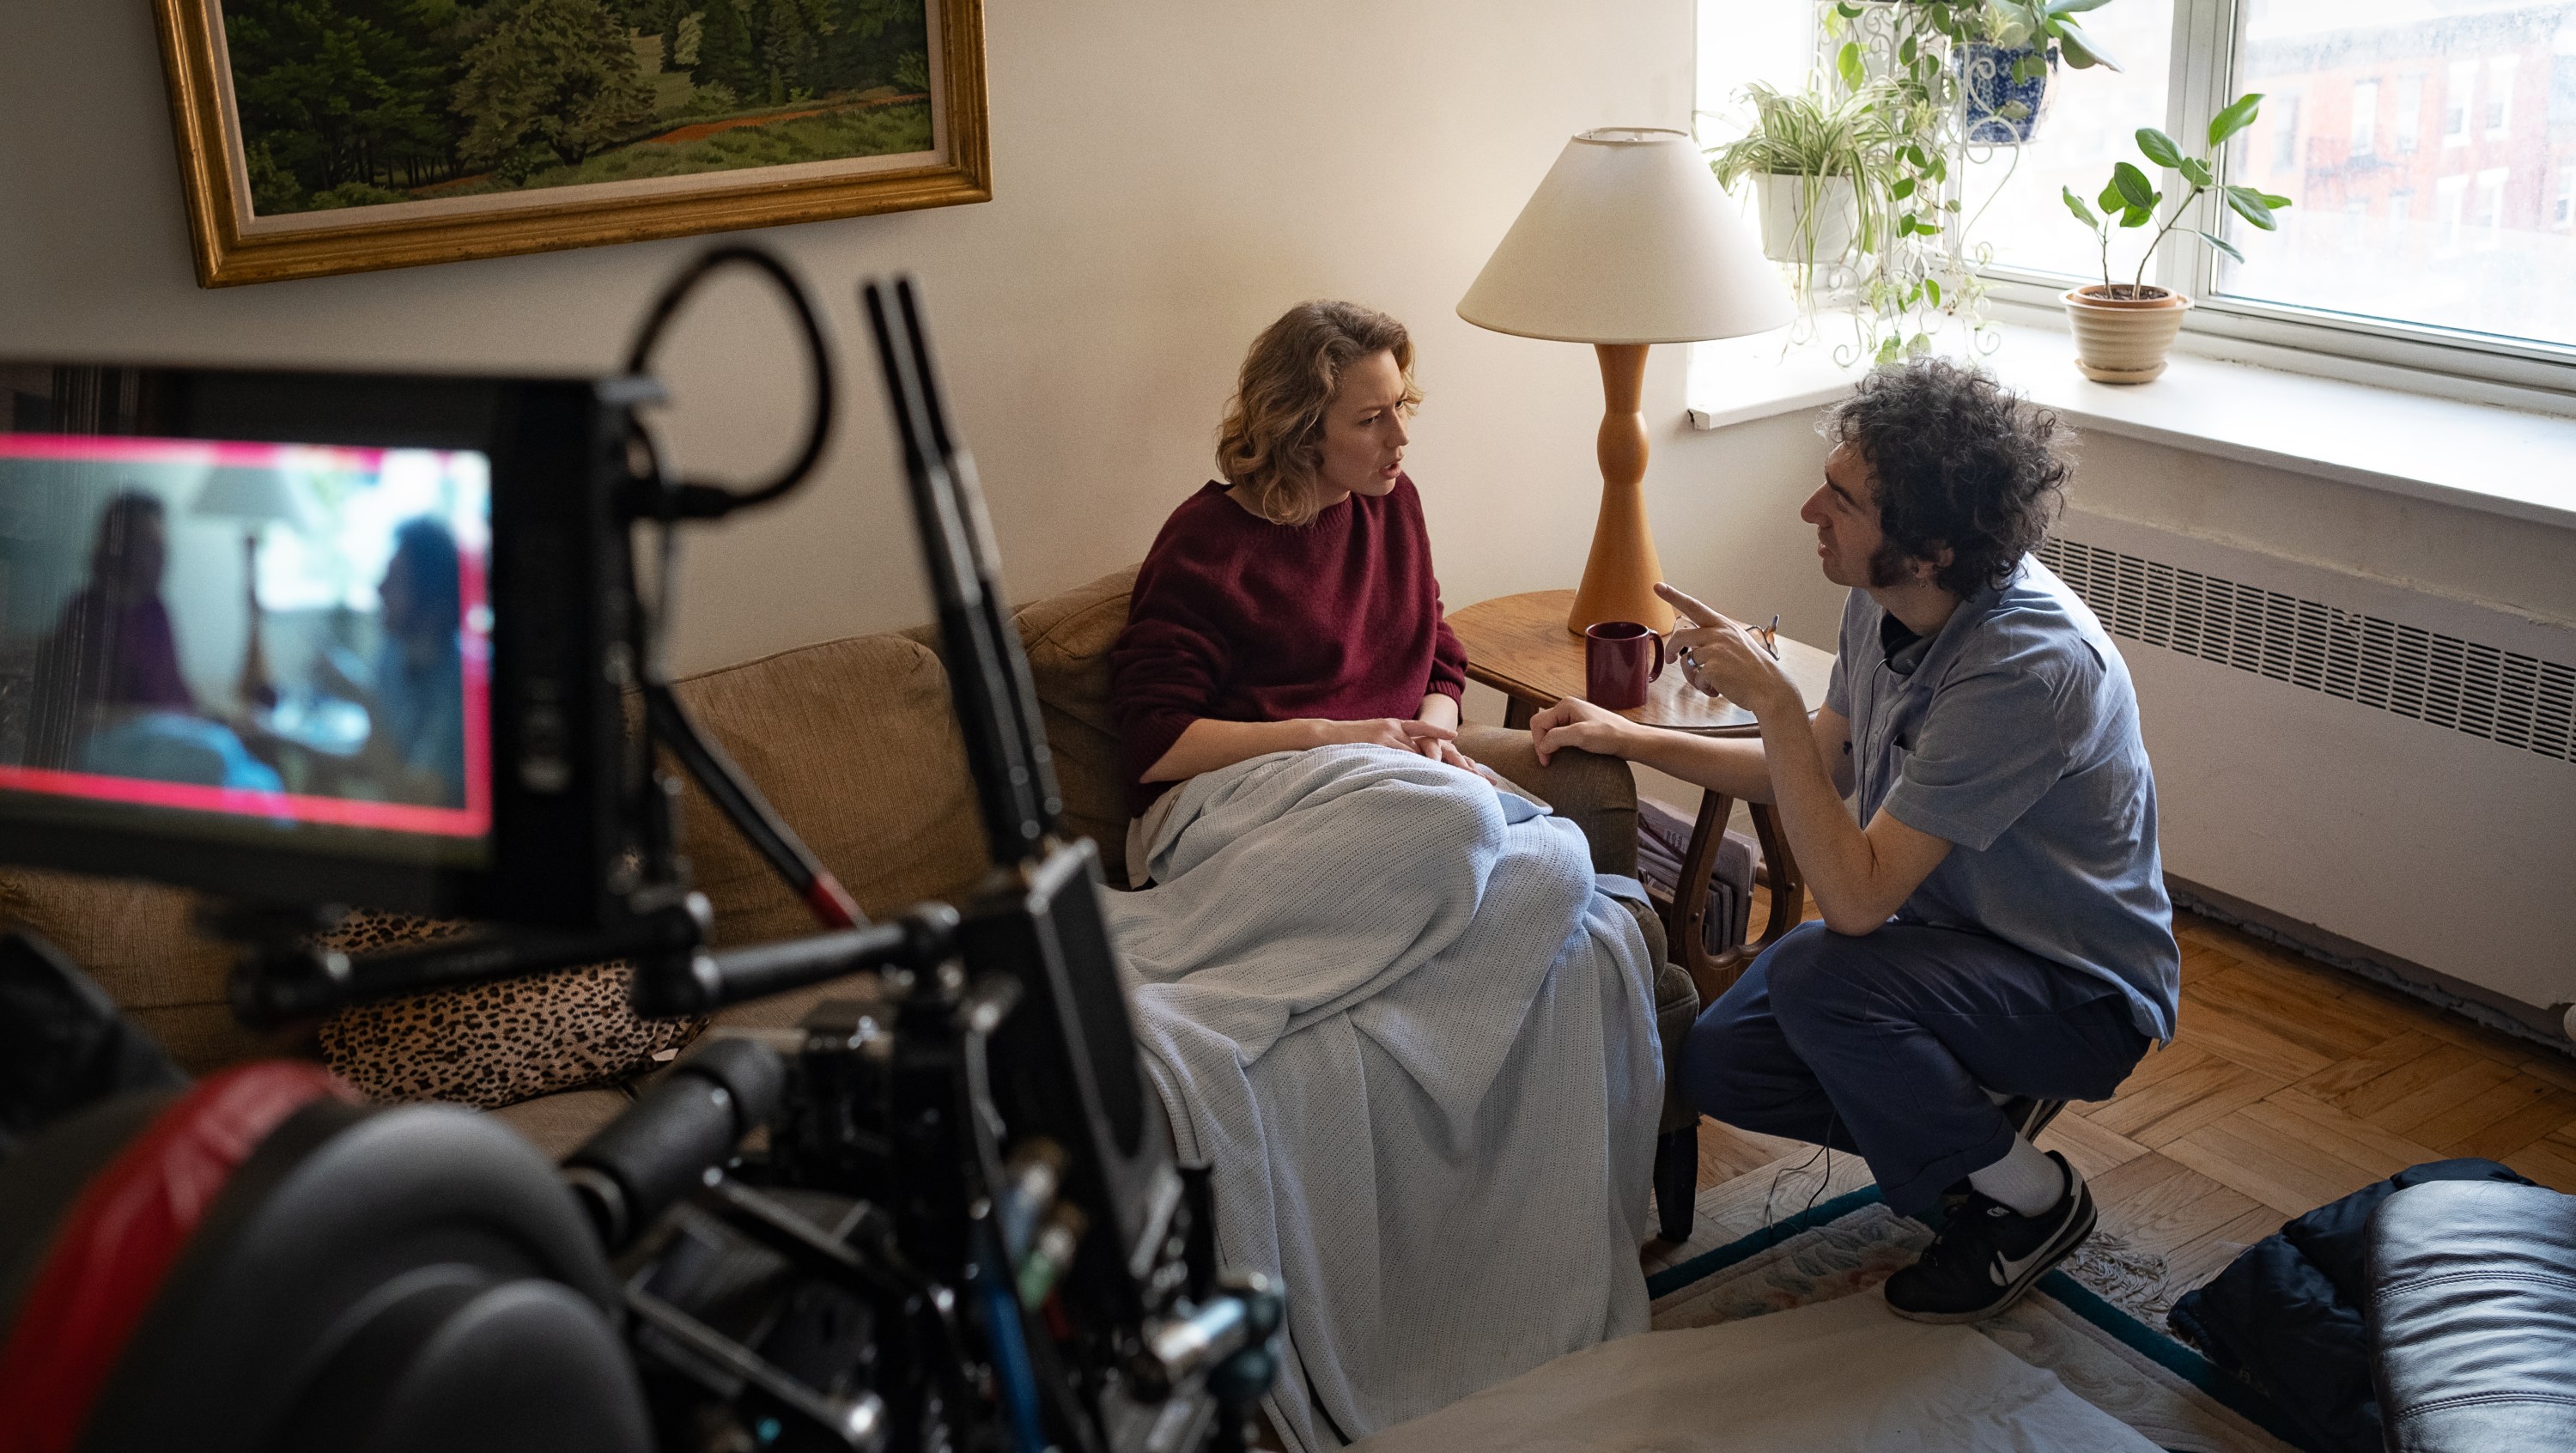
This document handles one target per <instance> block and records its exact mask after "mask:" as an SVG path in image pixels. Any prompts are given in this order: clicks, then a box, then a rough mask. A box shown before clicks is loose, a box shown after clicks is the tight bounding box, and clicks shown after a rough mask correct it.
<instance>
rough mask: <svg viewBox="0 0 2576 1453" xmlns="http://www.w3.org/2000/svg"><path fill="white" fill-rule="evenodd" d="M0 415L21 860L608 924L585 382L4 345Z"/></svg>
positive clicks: (2, 583)
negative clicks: (102, 358)
mask: <svg viewBox="0 0 2576 1453" xmlns="http://www.w3.org/2000/svg"><path fill="white" fill-rule="evenodd" d="M0 405H6V406H7V407H6V409H5V410H0V425H10V424H14V425H16V426H17V427H15V428H13V429H7V430H6V431H0V857H7V858H11V859H15V860H17V861H21V862H36V863H41V864H47V865H51V866H59V867H67V868H74V869H81V870H87V871H106V872H113V873H121V874H128V875H132V876H140V877H151V878H158V879H162V880H165V881H171V882H177V883H182V884H188V885H193V886H198V887H204V888H210V889H214V890H217V891H221V892H226V893H230V894H235V895H240V896H245V897H251V898H256V899H263V900H267V901H272V902H284V903H300V902H316V903H318V902H343V903H359V904H365V905H368V906H376V907H390V908H408V909H413V910H416V911H425V912H459V913H471V914H475V915H477V916H485V917H497V918H504V919H510V920H515V921H526V922H552V923H571V924H580V923H588V922H594V921H596V920H597V919H598V918H599V917H600V916H601V914H602V913H604V912H611V911H613V910H610V909H608V908H606V907H605V903H606V900H605V898H604V896H603V895H602V893H601V890H600V889H599V887H598V886H597V885H598V883H599V882H600V881H603V880H604V879H605V878H606V877H607V876H608V873H609V871H610V868H611V866H612V864H611V863H610V862H609V861H608V860H609V859H611V858H613V856H614V855H615V854H616V852H617V851H618V850H619V848H620V847H621V844H619V843H618V842H617V841H616V840H615V839H616V832H617V829H616V816H617V814H616V812H615V810H614V802H613V797H614V793H615V786H616V777H617V772H616V757H617V754H618V728H617V702H616V699H615V690H616V688H615V684H614V683H613V682H612V681H611V680H610V679H609V678H610V676H611V675H612V674H613V671H614V667H613V661H614V658H615V652H616V649H617V646H618V645H619V644H620V643H619V641H618V637H617V630H618V626H619V622H618V620H617V619H616V618H615V615H616V613H615V612H614V611H613V610H609V609H607V608H606V607H604V605H603V602H605V601H607V600H609V599H610V598H612V597H618V596H620V595H621V589H620V588H618V587H617V586H616V584H615V583H616V582H622V580H623V578H624V577H623V555H622V551H621V549H620V548H619V532H618V531H616V530H615V529H614V528H613V527H612V526H611V525H610V523H609V521H608V518H607V515H606V513H605V511H606V510H607V508H608V497H609V496H608V491H609V490H610V489H612V488H613V485H614V481H613V479H611V478H610V477H609V476H610V475H611V474H612V473H613V472H614V469H615V461H616V460H617V459H618V458H619V457H620V455H619V450H620V449H621V448H622V442H623V441H622V432H623V422H622V420H623V413H622V409H621V408H619V407H617V406H615V405H613V404H612V403H610V402H608V401H607V400H605V399H603V398H601V397H600V396H599V390H598V388H597V387H596V386H594V385H590V384H587V383H580V382H556V381H525V380H458V379H436V380H429V379H420V380H399V379H390V378H367V377H358V378H350V377H345V376H344V377H332V378H320V377H297V376H292V375H273V374H269V375H263V374H244V373H211V372H190V371H178V370H117V369H93V368H79V369H66V368H25V367H17V368H11V367H8V366H6V365H0ZM514 541H515V556H516V558H515V559H514V558H513V548H514ZM567 850H568V852H567ZM576 880H583V881H576Z"/></svg>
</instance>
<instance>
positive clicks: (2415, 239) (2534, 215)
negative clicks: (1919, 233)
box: [1698, 0, 2576, 393]
mask: <svg viewBox="0 0 2576 1453" xmlns="http://www.w3.org/2000/svg"><path fill="white" fill-rule="evenodd" d="M1833 3H1834V0H1815V3H1800V0H1789V3H1778V0H1763V3H1748V0H1698V8H1699V12H1700V27H1699V42H1700V50H1701V87H1700V96H1701V98H1702V99H1701V105H1702V107H1703V108H1706V109H1711V110H1713V109H1716V108H1717V107H1718V105H1719V102H1718V101H1717V100H1716V97H1717V96H1718V95H1719V93H1720V92H1722V91H1727V90H1731V89H1732V88H1733V87H1735V86H1740V85H1741V84H1742V82H1743V81H1744V80H1748V79H1757V78H1758V79H1765V80H1769V81H1771V82H1773V83H1774V84H1781V85H1794V84H1796V83H1797V82H1798V81H1799V80H1800V79H1801V78H1803V77H1807V76H1811V75H1820V74H1821V75H1824V76H1826V77H1827V78H1828V79H1829V78H1830V75H1831V67H1830V64H1824V65H1820V64H1819V63H1820V61H1823V62H1829V61H1830V57H1829V56H1827V55H1824V54H1821V53H1820V52H1819V50H1818V35H1819V30H1818V27H1817V23H1816V20H1815V17H1816V15H1817V14H1819V13H1822V12H1825V11H1827V10H1828V9H1829V8H1830V7H1831V5H1832V4H1833ZM1866 3H1867V0H1852V3H1846V4H1845V6H1844V8H1845V9H1846V10H1851V9H1857V8H1860V7H1861V6H1862V5H1865V4H1866ZM2082 24H2083V26H2084V28H2085V30H2086V31H2087V32H2088V33H2089V34H2090V35H2091V36H2092V37H2093V38H2094V40H2095V41H2096V42H2097V43H2098V45H2099V48H2100V49H2101V50H2102V51H2104V52H2105V53H2107V54H2110V55H2113V56H2116V57H2117V58H2118V59H2119V60H2120V62H2121V63H2122V64H2123V66H2124V67H2125V69H2124V70H2122V71H2119V72H2112V71H2108V70H2105V69H2101V68H2092V69H2086V70H2080V71H2079V70H2075V69H2072V68H2070V67H2065V66H2062V65H2061V66H2060V67H2058V68H2057V69H2056V70H2055V71H2054V72H2053V73H2052V75H2051V76H2050V78H2049V82H2048V96H2047V99H2046V102H2045V104H2044V106H2043V108H2042V111H2041V115H2040V123H2039V126H2038V130H2037V134H2036V135H2035V137H2034V139H2033V140H2032V141H2031V142H2029V143H2028V144H2025V145H2023V146H2020V147H1993V148H1984V147H1980V148H1976V149H1974V150H1972V151H1971V152H1970V153H1969V155H1968V156H1967V157H1966V159H1965V164H1964V165H1963V166H1961V167H1960V168H1959V171H1958V173H1957V176H1958V180H1957V181H1956V182H1954V183H1953V186H1954V188H1955V190H1954V191H1953V192H1952V194H1951V195H1952V197H1953V198H1954V199H1955V200H1956V201H1957V202H1958V203H1959V205H1960V207H1961V208H1962V210H1961V212H1960V213H1959V214H1958V217H1959V220H1960V221H1961V222H1962V223H1964V224H1965V225H1964V226H1954V227H1953V228H1951V229H1950V235H1951V236H1953V237H1958V238H1961V239H1962V240H1963V241H1964V242H1965V244H1966V245H1967V246H1968V247H1969V248H1971V249H1972V250H1974V251H1976V252H1978V253H1981V254H1982V255H1983V259H1984V262H1985V271H1986V275H1987V277H1988V280H1989V282H1990V283H1991V284H1992V285H1993V286H1992V290H1991V292H1990V294H1989V296H1990V297H1992V298H1993V299H1995V300H1996V301H1997V302H1998V303H1999V304H2005V305H2011V304H2021V305H2029V306H2033V307H2040V308H2046V309H2049V310H2050V311H2052V312H2054V311H2055V309H2056V295H2057V294H2058V293H2060V292H2062V291H2064V289H2065V288H2066V287H2067V286H2068V284H2069V283H2070V282H2073V281H2076V280H2080V279H2081V278H2083V277H2085V276H2087V275H2091V276H2097V277H2098V276H2099V275H2100V272H2099V269H2100V265H2101V264H2100V260H2099V258H2098V256H2097V254H2096V251H2095V247H2094V242H2093V239H2092V237H2091V236H2090V235H2089V234H2087V233H2086V231H2085V230H2084V229H2083V228H2082V227H2080V226H2078V225H2076V224H2075V223H2074V222H2073V221H2072V220H2071V219H2070V218H2068V217H2067V216H2066V209H2065V205H2064V203H2063V202H2062V200H2061V199H2060V190H2061V188H2071V189H2072V190H2073V191H2074V192H2075V194H2076V195H2077V196H2078V197H2080V198H2086V199H2090V198H2092V197H2093V196H2094V195H2095V194H2096V193H2098V192H2099V191H2100V190H2101V189H2102V185H2103V182H2104V179H2105V178H2106V177H2107V176H2108V174H2109V171H2110V165H2111V163H2112V162H2114V161H2118V160H2123V159H2128V160H2136V159H2137V148H2136V143H2135V142H2134V140H2132V136H2133V134H2134V133H2135V132H2136V131H2137V129H2138V128H2140V127H2142V126H2155V127H2159V128H2161V129H2163V130H2164V131H2166V132H2167V133H2169V134H2170V135H2172V136H2173V137H2175V138H2177V139H2178V140H2179V141H2180V142H2181V143H2182V144H2183V146H2184V149H2185V150H2186V151H2192V152H2196V151H2198V150H2199V149H2200V148H2199V147H2197V146H2195V145H2194V142H2195V141H2197V140H2198V139H2199V138H2200V137H2201V136H2203V135H2204V134H2205V132H2206V130H2207V127H2208V124H2209V119H2210V117H2211V116H2212V115H2213V114H2214V113H2215V112H2216V111H2217V110H2218V108H2219V107H2220V106H2222V105H2224V104H2226V103H2227V102H2228V101H2230V100H2232V99H2233V98H2234V97H2236V96H2238V95H2241V94H2244V93H2247V92H2259V93H2261V94H2262V96H2263V97H2264V100H2263V102H2262V107H2261V111H2260V114H2259V116H2258V118H2257V119H2256V121H2255V122H2254V124H2253V125H2252V126H2251V127H2249V128H2247V129H2246V130H2245V131H2244V132H2242V133H2240V134H2239V135H2238V136H2237V137H2236V139H2235V141H2234V142H2233V143H2232V144H2231V145H2230V146H2229V147H2228V148H2227V149H2226V151H2225V154H2224V155H2222V156H2220V157H2219V158H2217V165H2218V169H2219V171H2220V172H2221V173H2222V176H2221V178H2220V180H2222V181H2224V182H2228V183H2233V184H2236V185H2241V186H2251V187H2256V188H2259V189H2260V190H2262V191H2264V192H2267V193H2277V194H2279V195H2282V196H2285V197H2288V198H2289V199H2290V200H2291V203H2292V205H2291V207H2290V208H2288V209H2286V210H2284V211H2282V212H2280V213H2279V214H2278V222H2279V227H2278V230H2276V231H2271V232H2265V231H2260V230H2257V229H2256V228H2254V227H2253V226H2252V225H2251V224H2249V223H2246V222H2245V221H2243V220H2242V219H2241V218H2240V217H2238V216H2236V215H2233V214H2232V213H2230V212H2229V211H2228V210H2227V209H2226V208H2225V207H2223V206H2222V205H2220V200H2221V199H2219V198H2217V197H2214V196H2213V197H2208V198H2205V199H2204V200H2203V202H2202V203H2201V210H2200V211H2199V213H2198V214H2197V215H2195V216H2193V217H2190V218H2187V219H2185V220H2184V221H2183V224H2182V225H2181V226H2180V227H2178V228H2177V229H2176V230H2175V232H2174V235H2173V236H2172V237H2170V238H2169V239H2168V240H2167V241H2166V243H2165V244H2164V246H2163V247H2162V249H2161V250H2159V252H2158V253H2157V254H2156V257H2155V259H2154V263H2153V266H2152V267H2151V268H2150V269H2149V271H2148V274H2147V276H2148V278H2149V279H2150V280H2151V281H2155V282H2159V283H2161V284H2163V285H2165V286H2167V287H2170V288H2173V289H2175V290H2177V291H2181V292H2185V293H2189V294H2190V295H2191V296H2192V297H2193V298H2194V299H2195V301H2196V304H2197V306H2195V307H2194V308H2193V310H2192V312H2191V313H2190V315H2189V316H2188V317H2187V318H2186V320H2185V323H2184V326H2185V327H2186V328H2188V329H2191V330H2193V331H2194V332H2197V333H2201V334H2207V335H2217V336H2222V337H2227V338H2234V339H2243V340H2246V342H2247V343H2248V344H2249V345H2267V346H2270V347H2277V348H2286V349H2291V350H2297V351H2300V352H2304V353H2307V354H2310V355H2313V356H2318V357H2320V358H2324V357H2331V356H2343V357H2350V358H2357V359H2362V360H2367V361H2375V362H2378V363H2386V364H2397V365H2401V366H2409V367H2418V368H2426V369H2430V370H2434V371H2437V372H2443V373H2450V374H2456V375H2460V376H2463V377H2467V378H2471V379H2486V380H2491V381H2495V382H2499V383H2519V384H2526V385H2533V386H2538V387H2543V388H2548V389H2554V390H2558V391H2560V392H2566V393H2576V0H2368V3H2366V4H2355V3H2352V0H2117V3H2111V4H2105V5H2101V6H2099V7H2096V8H2092V9H2088V10H2086V11H2084V12H2083V13H2082ZM1757 55H1758V56H1760V57H1761V59H1759V60H1756V59H1753V58H1754V57H1756V56H1757ZM1721 73H1723V74H1728V75H1732V76H1733V77H1734V78H1735V79H1733V80H1730V81H1728V82H1726V83H1724V85H1718V84H1716V83H1715V82H1713V80H1712V77H1714V76H1717V75H1719V74H1721ZM2517 91H2519V92H2520V93H2521V94H2519V95H2517V94H2516V93H2517ZM1731 129H1732V128H1731V127H1730V126H1728V125H1726V124H1724V123H1720V122H1712V124H1711V125H1710V126H1709V128H1708V132H1709V135H1710V137H1711V139H1712V140H1713V139H1715V138H1716V137H1717V136H1719V135H1722V134H1731ZM2150 170H2153V169H2152V168H2150ZM2154 185H2155V186H2157V187H2158V188H2159V189H2161V190H2165V191H2167V192H2169V193H2170V192H2172V191H2174V190H2175V189H2176V188H2177V187H2178V186H2179V185H2180V183H2179V180H2178V179H2177V178H2176V177H2175V176H2174V175H2173V174H2172V173H2170V172H2164V173H2161V174H2159V175H2157V176H2156V177H2155V178H2154ZM2198 228H2205V229H2206V230H2207V231H2208V232H2210V233H2213V234H2216V235H2217V236H2218V237H2219V238H2221V239H2223V240H2224V241H2225V242H2227V243H2228V244H2230V245H2231V246H2233V247H2234V248H2235V249H2237V250H2238V251H2239V252H2241V253H2242V254H2243V261H2241V262H2240V261H2236V260H2234V259H2232V258H2230V257H2228V256H2227V255H2226V254H2225V253H2224V252H2223V251H2222V250H2221V249H2219V248H2216V247H2212V246H2210V245H2208V244H2206V243H2204V242H2201V241H2199V240H2198V239H2197V237H2196V236H2195V235H2194V229H2198ZM2143 240H2144V234H2143V233H2140V232H2133V231H2122V232H2118V233H2116V234H2115V236H2114V240H2113V243H2112V255H2111V264H2112V268H2113V270H2114V272H2115V273H2126V272H2127V271H2128V270H2129V269H2130V268H2133V267H2135V266H2136V259H2137V255H2138V252H2137V249H2138V247H2139V245H2140V243H2141V242H2143ZM2124 254H2125V258H2124ZM2260 356H2265V357H2274V356H2277V355H2270V354H2263V355H2260ZM2320 366H2321V367H2328V368H2330V369H2331V367H2332V365H2329V364H2320Z"/></svg>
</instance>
